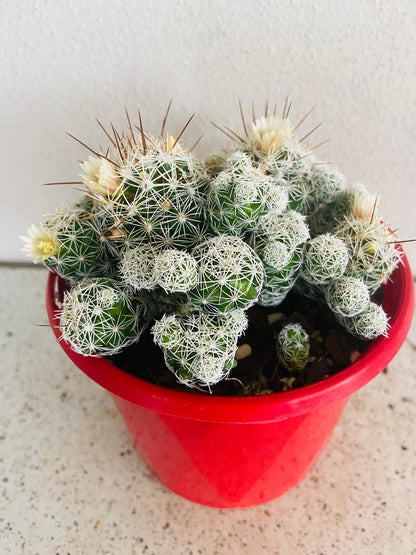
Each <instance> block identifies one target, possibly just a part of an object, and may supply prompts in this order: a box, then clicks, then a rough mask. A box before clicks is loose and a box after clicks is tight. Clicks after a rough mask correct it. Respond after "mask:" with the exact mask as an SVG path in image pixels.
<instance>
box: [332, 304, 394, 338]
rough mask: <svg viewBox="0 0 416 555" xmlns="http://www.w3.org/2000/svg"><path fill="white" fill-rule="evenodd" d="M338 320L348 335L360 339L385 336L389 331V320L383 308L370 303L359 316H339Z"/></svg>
mask: <svg viewBox="0 0 416 555" xmlns="http://www.w3.org/2000/svg"><path fill="white" fill-rule="evenodd" d="M338 320H339V322H340V323H341V324H342V325H343V326H344V328H345V329H346V330H347V331H348V332H349V333H351V334H352V335H355V336H356V337H359V338H361V339H376V338H377V337H380V336H381V335H384V336H387V333H388V330H389V323H388V321H389V319H388V316H387V314H386V313H385V312H384V310H383V307H381V306H379V305H377V304H376V303H372V302H371V303H370V304H369V305H368V306H367V308H366V309H365V310H364V311H363V312H360V314H357V315H356V316H351V317H345V316H344V317H343V316H339V317H338Z"/></svg>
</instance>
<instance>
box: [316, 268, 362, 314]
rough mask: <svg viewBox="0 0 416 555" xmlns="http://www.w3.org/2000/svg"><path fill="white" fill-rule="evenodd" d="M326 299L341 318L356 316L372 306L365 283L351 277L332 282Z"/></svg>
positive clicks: (326, 292) (326, 291)
mask: <svg viewBox="0 0 416 555" xmlns="http://www.w3.org/2000/svg"><path fill="white" fill-rule="evenodd" d="M325 298H326V302H327V304H328V306H329V308H330V309H331V310H332V311H333V312H334V313H335V314H338V315H340V316H356V315H357V314H360V312H363V311H364V310H365V309H366V308H367V307H368V305H369V304H370V294H369V292H368V289H367V287H366V285H365V283H364V282H363V281H361V280H359V279H357V278H354V277H349V276H342V277H340V278H339V279H337V280H335V281H332V282H331V283H330V284H329V285H328V286H327V288H326V290H325Z"/></svg>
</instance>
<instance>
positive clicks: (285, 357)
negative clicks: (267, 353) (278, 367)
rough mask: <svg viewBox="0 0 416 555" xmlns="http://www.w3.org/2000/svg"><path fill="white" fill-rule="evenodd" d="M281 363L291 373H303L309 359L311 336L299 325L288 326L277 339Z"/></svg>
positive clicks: (278, 355)
mask: <svg viewBox="0 0 416 555" xmlns="http://www.w3.org/2000/svg"><path fill="white" fill-rule="evenodd" d="M276 352H277V357H278V359H279V361H280V362H281V363H282V364H283V366H284V367H285V368H286V369H287V370H289V372H294V373H297V372H301V371H302V370H303V369H304V367H305V366H306V364H307V362H308V359H309V336H308V334H307V333H306V331H305V330H304V329H303V328H302V326H300V325H299V324H288V325H287V326H285V327H284V328H283V329H282V330H281V332H280V333H279V335H278V337H277V343H276Z"/></svg>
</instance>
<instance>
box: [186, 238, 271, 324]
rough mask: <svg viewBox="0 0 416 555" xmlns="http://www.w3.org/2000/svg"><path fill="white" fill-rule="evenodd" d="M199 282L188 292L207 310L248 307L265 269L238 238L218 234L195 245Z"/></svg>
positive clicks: (223, 311)
mask: <svg viewBox="0 0 416 555" xmlns="http://www.w3.org/2000/svg"><path fill="white" fill-rule="evenodd" d="M192 254H193V256H194V257H195V258H196V260H197V263H198V266H199V278H198V283H197V285H196V286H195V287H194V289H192V290H191V291H190V293H189V295H190V298H191V300H192V302H193V303H195V304H196V305H197V306H199V307H201V309H203V310H206V311H208V312H213V313H220V314H225V313H227V312H230V311H232V310H236V309H247V308H249V307H250V306H252V305H253V304H254V303H255V302H256V301H257V299H258V297H259V294H260V291H261V288H262V286H263V278H264V271H263V265H262V263H261V260H260V259H259V257H258V256H257V255H256V253H255V252H254V251H253V249H251V248H250V247H249V245H248V244H247V243H245V242H244V241H243V240H242V239H240V238H239V237H232V236H227V235H218V236H217V237H213V238H212V239H208V240H207V241H205V242H204V243H201V244H200V245H198V246H197V247H195V248H194V250H193V252H192Z"/></svg>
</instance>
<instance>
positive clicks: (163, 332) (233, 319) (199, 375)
mask: <svg viewBox="0 0 416 555" xmlns="http://www.w3.org/2000/svg"><path fill="white" fill-rule="evenodd" d="M246 326H247V318H246V316H245V314H244V312H243V311H241V310H237V311H232V312H229V313H228V314H227V315H226V316H221V315H212V314H206V313H204V312H198V313H195V314H190V315H188V316H186V317H184V318H179V317H178V316H176V315H169V316H168V315H165V316H163V317H162V318H161V319H160V320H158V321H157V322H156V323H155V324H154V325H153V328H152V333H153V335H154V340H155V342H156V344H157V345H159V347H160V348H161V349H162V350H163V352H164V357H165V362H166V365H167V366H168V368H170V370H172V372H173V373H174V374H175V375H176V377H177V379H178V381H179V382H181V383H184V384H186V385H188V386H191V387H192V386H194V385H197V384H199V385H203V386H208V387H209V386H211V385H213V384H215V383H217V382H219V381H220V380H222V379H224V378H225V377H226V376H227V375H228V374H229V372H230V370H231V369H232V367H233V364H234V354H235V351H236V349H237V340H238V337H239V336H240V335H241V333H242V332H243V331H244V329H245V328H246Z"/></svg>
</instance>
